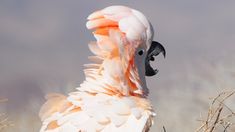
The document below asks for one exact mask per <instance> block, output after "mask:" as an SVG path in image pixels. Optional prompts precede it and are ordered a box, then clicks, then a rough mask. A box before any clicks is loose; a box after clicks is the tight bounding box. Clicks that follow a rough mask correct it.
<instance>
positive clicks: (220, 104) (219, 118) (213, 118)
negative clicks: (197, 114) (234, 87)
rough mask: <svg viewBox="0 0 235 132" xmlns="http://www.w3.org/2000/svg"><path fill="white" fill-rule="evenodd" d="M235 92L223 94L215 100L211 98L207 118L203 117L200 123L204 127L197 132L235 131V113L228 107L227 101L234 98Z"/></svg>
mask: <svg viewBox="0 0 235 132" xmlns="http://www.w3.org/2000/svg"><path fill="white" fill-rule="evenodd" d="M234 94H235V91H226V92H221V93H220V94H219V95H217V96H216V97H214V98H211V99H212V101H211V104H210V106H209V109H208V112H207V115H206V117H201V118H202V119H200V120H199V121H201V122H202V125H201V126H200V127H199V128H198V129H197V130H196V132H216V131H218V132H229V131H231V132H234V131H235V126H234V125H235V111H234V110H233V109H232V108H230V106H229V105H226V101H227V100H229V98H230V97H231V96H234Z"/></svg>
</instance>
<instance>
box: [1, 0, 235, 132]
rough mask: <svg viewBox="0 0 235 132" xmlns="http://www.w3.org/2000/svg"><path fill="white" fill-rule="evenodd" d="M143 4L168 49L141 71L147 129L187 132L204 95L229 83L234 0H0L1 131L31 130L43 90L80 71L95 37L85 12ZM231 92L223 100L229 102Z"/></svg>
mask: <svg viewBox="0 0 235 132" xmlns="http://www.w3.org/2000/svg"><path fill="white" fill-rule="evenodd" d="M117 4H119V5H120V4H121V5H127V6H130V7H132V8H136V9H138V10H140V11H142V12H143V13H144V14H145V15H146V16H147V17H148V18H149V19H150V21H151V22H152V24H153V26H154V28H155V31H156V32H155V40H158V41H159V42H161V43H162V44H164V46H165V47H166V50H167V58H166V59H165V60H163V59H162V58H161V57H160V58H159V62H158V63H157V64H156V66H157V67H158V69H159V70H160V72H159V74H158V76H156V77H152V78H147V82H148V87H149V89H150V99H151V100H152V102H153V104H154V107H155V108H156V112H157V117H156V123H155V125H154V126H153V128H152V132H155V131H162V126H163V125H164V126H165V127H166V129H167V131H168V132H190V131H193V130H195V129H196V128H197V127H199V122H197V121H196V120H197V119H198V118H199V117H200V113H202V115H203V114H204V113H206V112H207V108H208V104H209V97H213V96H215V95H217V94H218V93H219V92H220V91H222V89H235V81H234V80H235V67H234V66H235V45H234V42H235V14H234V12H235V8H234V6H235V1H220V0H214V1H209V0H206V1H205V0H204V1H202V0H198V1H194V0H178V1H169V0H164V1H163V0H159V1H155V0H148V1H135V0H129V1H128V2H127V1H114V0H109V1H107V0H100V1H99V2H97V1H91V0H87V1H75V0H67V1H63V0H57V1H46V0H41V1H36V0H35V1H34V0H31V1H30V0H1V1H0V98H8V99H9V101H8V102H7V103H3V104H1V105H0V112H7V113H8V114H9V116H10V119H11V120H12V121H13V122H14V123H15V125H14V126H13V127H10V128H9V129H5V131H6V132H15V131H20V132H34V131H35V132H36V131H38V129H39V127H40V121H39V118H38V116H37V113H38V110H39V108H40V106H41V104H42V103H43V102H44V98H43V97H44V95H45V94H46V93H48V92H60V93H67V92H69V91H73V89H74V88H75V87H77V86H79V83H81V82H82V81H83V79H84V75H83V71H82V69H83V67H82V65H83V64H84V63H88V60H87V56H88V55H90V54H91V53H90V52H89V50H88V47H87V43H88V42H89V41H91V40H94V38H93V37H92V35H91V33H90V31H88V30H87V29H86V28H85V22H86V17H87V16H88V15H89V14H90V13H91V12H93V11H95V10H97V9H101V8H104V7H106V6H109V5H117ZM234 101H235V99H234V98H231V99H230V100H229V101H228V102H227V103H228V105H229V106H231V108H233V109H235V104H234V103H232V102H234Z"/></svg>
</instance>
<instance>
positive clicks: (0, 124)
mask: <svg viewBox="0 0 235 132" xmlns="http://www.w3.org/2000/svg"><path fill="white" fill-rule="evenodd" d="M6 101H7V99H0V103H3V102H6ZM11 125H12V123H11V122H10V121H9V120H8V117H7V115H6V114H5V113H0V131H3V130H4V129H5V128H7V127H9V126H11Z"/></svg>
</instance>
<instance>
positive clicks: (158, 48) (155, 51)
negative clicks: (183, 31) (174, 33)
mask: <svg viewBox="0 0 235 132" xmlns="http://www.w3.org/2000/svg"><path fill="white" fill-rule="evenodd" d="M160 53H162V54H163V56H164V58H166V50H165V48H164V47H163V46H162V44H160V43H159V42H156V41H153V42H152V44H151V46H150V49H149V50H148V52H147V58H146V60H145V61H146V62H145V70H146V71H145V75H146V76H154V75H156V74H157V73H158V70H157V69H155V70H154V69H153V68H152V67H151V65H150V62H149V61H154V56H157V55H159V54H160Z"/></svg>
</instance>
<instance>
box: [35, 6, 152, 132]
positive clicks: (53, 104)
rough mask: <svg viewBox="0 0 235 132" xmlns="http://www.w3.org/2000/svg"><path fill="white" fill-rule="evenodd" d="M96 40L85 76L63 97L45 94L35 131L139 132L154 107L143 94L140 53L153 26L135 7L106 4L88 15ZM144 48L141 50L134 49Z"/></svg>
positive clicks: (145, 128)
mask: <svg viewBox="0 0 235 132" xmlns="http://www.w3.org/2000/svg"><path fill="white" fill-rule="evenodd" d="M86 26H87V28H88V29H93V30H94V32H93V34H94V36H95V38H96V40H97V41H96V42H91V43H90V44H89V48H90V50H91V51H92V52H93V53H94V55H95V56H90V57H89V59H90V60H91V61H93V62H94V64H86V65H85V67H86V69H85V70H84V72H85V75H86V79H85V81H84V82H83V83H82V84H81V85H80V87H78V88H77V90H76V91H75V92H72V93H69V95H68V96H67V97H66V96H64V95H60V94H49V95H48V96H47V102H46V103H45V104H44V105H43V106H42V108H41V110H40V113H39V115H40V117H41V120H42V122H43V123H42V127H41V130H40V132H143V131H148V129H149V127H150V126H151V125H152V123H153V121H152V120H153V116H154V112H153V109H152V106H151V104H150V102H149V100H148V99H147V98H146V96H147V94H148V89H147V87H146V82H145V58H146V55H147V50H148V49H149V48H150V45H151V42H152V35H153V31H152V27H151V25H150V23H149V22H148V20H147V19H146V18H145V16H144V15H143V14H142V13H140V12H139V11H137V10H134V9H131V8H128V7H124V6H111V7H107V8H105V9H102V10H99V11H96V12H94V13H92V14H91V15H90V16H89V17H88V22H87V25H86ZM141 50H142V51H143V55H141V54H140V53H139V51H141Z"/></svg>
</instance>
